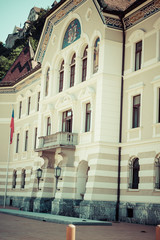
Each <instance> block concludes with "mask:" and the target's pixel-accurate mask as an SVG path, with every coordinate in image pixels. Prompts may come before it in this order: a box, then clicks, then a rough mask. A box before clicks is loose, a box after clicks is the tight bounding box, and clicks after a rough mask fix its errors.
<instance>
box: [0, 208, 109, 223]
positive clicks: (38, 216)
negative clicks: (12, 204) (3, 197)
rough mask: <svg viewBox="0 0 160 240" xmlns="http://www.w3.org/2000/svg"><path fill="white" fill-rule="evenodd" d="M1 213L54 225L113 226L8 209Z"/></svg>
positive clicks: (1, 210) (86, 220)
mask: <svg viewBox="0 0 160 240" xmlns="http://www.w3.org/2000/svg"><path fill="white" fill-rule="evenodd" d="M0 213H6V214H11V215H14V216H19V217H26V218H30V219H35V220H40V221H46V222H53V223H61V224H74V225H94V226H95V225H98V226H111V225H112V223H111V222H106V221H96V220H90V219H83V218H74V217H66V216H59V215H52V214H48V213H36V212H26V211H20V210H15V209H8V208H5V209H4V208H0Z"/></svg>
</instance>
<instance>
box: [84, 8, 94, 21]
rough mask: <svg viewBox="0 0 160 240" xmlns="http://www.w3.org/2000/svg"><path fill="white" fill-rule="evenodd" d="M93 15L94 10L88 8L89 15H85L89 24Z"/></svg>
mask: <svg viewBox="0 0 160 240" xmlns="http://www.w3.org/2000/svg"><path fill="white" fill-rule="evenodd" d="M91 15H92V9H91V8H88V9H87V13H86V15H85V18H86V21H87V22H88V21H89V20H90V19H91Z"/></svg>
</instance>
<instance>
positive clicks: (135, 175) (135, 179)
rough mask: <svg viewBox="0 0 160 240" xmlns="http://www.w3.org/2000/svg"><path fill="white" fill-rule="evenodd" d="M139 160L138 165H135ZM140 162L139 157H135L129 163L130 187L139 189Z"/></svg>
mask: <svg viewBox="0 0 160 240" xmlns="http://www.w3.org/2000/svg"><path fill="white" fill-rule="evenodd" d="M136 161H137V164H138V165H137V166H134V165H135V163H136ZM139 172H140V164H139V158H137V157H134V158H133V159H132V160H131V161H130V163H129V188H130V189H133V190H138V189H139V183H140V177H139Z"/></svg>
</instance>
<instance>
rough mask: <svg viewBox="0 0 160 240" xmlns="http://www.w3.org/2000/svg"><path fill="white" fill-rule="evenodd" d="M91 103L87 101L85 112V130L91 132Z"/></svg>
mask: <svg viewBox="0 0 160 240" xmlns="http://www.w3.org/2000/svg"><path fill="white" fill-rule="evenodd" d="M89 105H90V109H89V110H88V109H87V107H88V106H89ZM91 112H92V111H91V103H90V102H89V103H86V114H85V119H86V120H85V132H90V129H91ZM88 120H89V127H88Z"/></svg>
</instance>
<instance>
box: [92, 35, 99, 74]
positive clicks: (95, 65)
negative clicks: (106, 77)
mask: <svg viewBox="0 0 160 240" xmlns="http://www.w3.org/2000/svg"><path fill="white" fill-rule="evenodd" d="M99 44H100V38H99V37H97V38H96V40H95V42H94V49H93V73H96V72H98V69H99V49H100V48H99Z"/></svg>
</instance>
